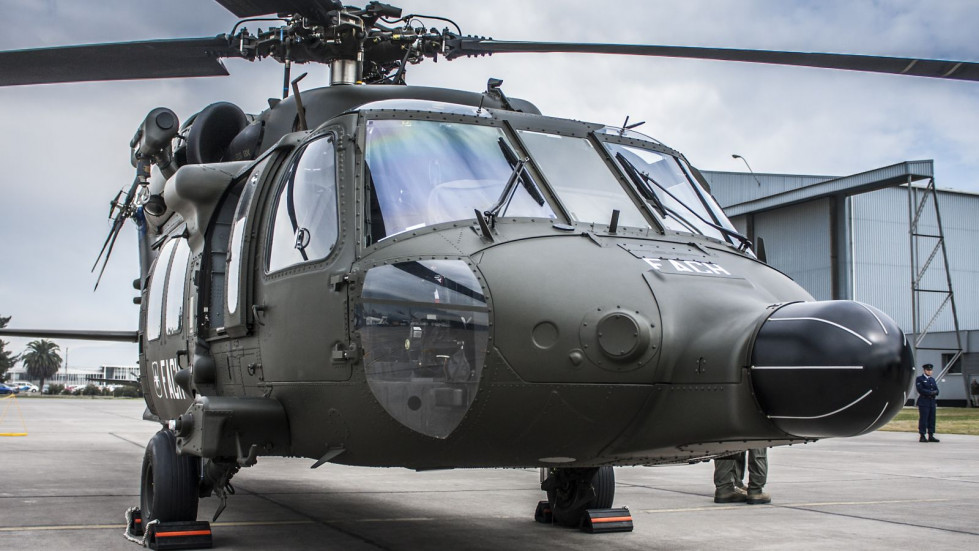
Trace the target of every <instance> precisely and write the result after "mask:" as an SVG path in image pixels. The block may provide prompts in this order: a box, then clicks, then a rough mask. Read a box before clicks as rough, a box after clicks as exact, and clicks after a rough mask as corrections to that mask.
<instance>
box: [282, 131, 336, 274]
mask: <svg viewBox="0 0 979 551" xmlns="http://www.w3.org/2000/svg"><path fill="white" fill-rule="evenodd" d="M337 218H338V216H337V186H336V154H335V151H334V147H333V139H332V137H327V138H321V139H319V140H316V141H314V142H311V143H310V144H309V145H307V146H306V148H305V149H303V151H302V153H300V156H299V159H298V160H297V161H296V162H295V163H294V164H293V165H292V167H290V169H289V171H288V172H287V173H286V178H285V182H284V183H283V185H282V188H281V189H280V191H279V197H278V203H277V204H276V208H275V219H274V220H275V221H274V222H273V228H272V241H271V244H270V246H269V272H275V271H277V270H281V269H283V268H287V267H289V266H295V265H296V264H302V263H305V262H314V261H316V260H321V259H323V258H326V256H327V255H329V254H330V251H332V250H333V247H334V245H336V241H337V227H338V226H337Z"/></svg>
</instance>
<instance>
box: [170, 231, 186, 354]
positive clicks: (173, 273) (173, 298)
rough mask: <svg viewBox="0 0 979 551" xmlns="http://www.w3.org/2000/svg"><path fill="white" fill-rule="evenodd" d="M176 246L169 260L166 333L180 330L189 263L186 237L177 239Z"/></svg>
mask: <svg viewBox="0 0 979 551" xmlns="http://www.w3.org/2000/svg"><path fill="white" fill-rule="evenodd" d="M176 243H177V246H176V249H175V252H174V253H173V261H172V262H170V276H169V277H168V278H167V298H166V302H167V307H166V326H167V335H175V334H177V333H179V332H180V328H181V320H182V319H183V314H184V298H185V297H184V289H185V285H184V284H185V283H186V280H187V265H188V264H189V263H190V246H189V245H187V240H186V239H177V240H176Z"/></svg>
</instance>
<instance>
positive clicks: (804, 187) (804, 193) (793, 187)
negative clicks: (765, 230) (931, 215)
mask: <svg viewBox="0 0 979 551" xmlns="http://www.w3.org/2000/svg"><path fill="white" fill-rule="evenodd" d="M703 175H704V178H706V179H707V181H708V183H710V186H711V192H712V193H713V195H714V197H715V198H716V199H717V201H718V203H720V205H721V208H723V209H724V212H725V213H726V214H727V215H728V216H739V215H742V214H749V213H753V212H760V211H765V210H770V209H775V208H780V207H785V206H789V205H794V204H797V203H802V202H805V201H810V200H813V199H820V198H822V197H832V196H837V195H844V196H846V195H857V194H860V193H867V192H869V191H874V190H877V189H881V188H885V187H891V186H896V185H901V184H906V183H908V182H909V181H911V182H916V181H918V180H923V179H926V178H932V177H933V176H934V163H933V161H931V160H926V161H905V162H903V163H897V164H894V165H890V166H885V167H882V168H877V169H874V170H868V171H867V172H861V173H859V174H853V175H850V176H841V177H835V176H796V175H788V174H758V173H755V174H754V175H752V174H751V173H747V172H713V171H703Z"/></svg>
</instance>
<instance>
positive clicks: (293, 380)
mask: <svg viewBox="0 0 979 551" xmlns="http://www.w3.org/2000/svg"><path fill="white" fill-rule="evenodd" d="M303 102H304V105H305V109H306V115H305V118H306V120H305V123H306V126H308V127H310V128H314V130H311V131H298V132H294V131H293V130H294V128H300V127H302V125H301V124H300V123H299V121H298V118H297V117H298V114H297V109H296V105H295V102H294V101H293V100H291V99H290V100H286V101H283V102H281V103H279V104H278V105H276V106H274V107H273V108H272V109H271V110H269V111H267V112H266V113H263V114H262V115H261V116H259V117H255V118H253V119H252V120H251V122H250V124H249V125H248V126H247V127H246V128H243V129H241V131H240V132H239V133H238V134H237V136H234V140H231V141H230V143H224V144H219V145H221V147H220V148H219V149H222V150H223V151H224V153H223V154H222V155H221V156H219V157H218V158H217V159H204V160H206V161H208V162H205V163H201V164H191V163H187V164H184V165H183V166H181V167H180V169H179V170H177V172H176V174H174V175H173V176H172V177H170V178H169V179H168V180H167V181H165V182H164V181H163V179H162V178H158V181H157V184H156V190H157V191H158V192H159V194H160V196H161V197H162V198H163V199H164V200H165V202H166V205H167V207H168V208H167V212H166V213H165V214H164V215H163V216H157V217H154V216H144V218H145V221H144V227H143V230H144V231H143V232H141V235H142V237H141V238H142V239H143V242H142V245H141V246H142V247H143V250H144V251H145V252H146V254H145V255H144V256H145V258H146V263H145V266H144V277H143V278H141V280H142V283H143V285H142V288H143V296H142V308H141V314H140V315H141V357H140V365H141V369H142V372H143V378H142V381H143V383H142V384H143V387H144V391H145V393H146V396H147V405H148V407H149V412H150V417H151V418H152V419H154V420H158V421H164V422H166V421H169V420H175V419H178V418H181V416H184V417H183V419H184V421H183V423H184V424H183V431H182V434H181V440H178V445H179V446H182V447H183V449H184V450H185V451H186V452H189V453H195V454H199V455H203V456H205V457H212V458H213V457H226V456H229V455H231V456H234V455H237V456H238V457H239V458H241V457H242V456H243V455H247V452H248V450H249V449H250V448H252V447H254V448H253V449H254V450H255V453H257V454H258V455H262V454H274V455H291V456H302V457H308V458H314V459H321V458H322V459H323V460H330V461H337V462H343V463H350V464H359V465H384V466H406V467H412V468H419V469H427V468H445V467H465V466H546V465H551V466H555V465H561V466H595V465H612V464H615V465H626V464H629V465H634V464H654V463H663V462H673V461H687V460H695V459H698V458H704V457H709V456H711V455H716V454H718V453H723V452H725V451H730V450H736V449H744V448H745V447H760V446H771V445H780V444H787V443H792V442H803V441H809V440H813V439H816V438H821V437H826V436H846V435H854V434H859V433H862V432H866V431H870V430H874V429H875V428H877V427H879V426H880V425H882V424H883V423H885V422H886V421H887V420H889V419H890V417H892V416H893V415H894V414H895V413H896V411H897V410H898V409H900V407H901V405H902V404H903V400H902V397H901V393H902V392H903V391H904V389H906V388H907V383H908V380H909V378H910V376H911V373H912V362H911V358H910V348H909V347H908V344H907V342H906V341H905V340H904V336H903V333H901V331H900V329H899V328H897V326H896V325H895V324H894V323H893V322H892V321H891V320H890V319H889V318H887V316H886V315H884V314H882V313H880V312H878V311H876V310H874V309H872V308H870V307H867V306H865V305H861V304H858V303H853V302H842V301H840V302H813V299H812V297H811V296H810V295H809V294H808V293H807V292H806V291H805V290H803V289H802V288H801V287H799V286H798V285H797V284H796V283H795V282H793V281H792V280H791V279H790V278H788V277H787V276H785V275H784V274H782V273H780V272H778V271H777V270H775V269H773V268H772V267H770V266H768V265H766V264H764V263H763V262H760V261H759V260H757V259H756V258H755V257H754V255H753V254H752V253H751V249H750V246H749V243H747V241H746V240H745V239H744V238H743V237H741V236H738V235H737V232H736V230H735V228H734V227H733V226H731V224H730V222H729V221H728V220H727V219H726V217H725V216H724V214H723V212H722V211H721V210H720V208H719V207H718V206H717V204H716V203H715V202H714V201H713V199H712V198H711V196H710V194H709V191H708V190H707V189H706V185H705V183H704V182H703V181H702V180H701V179H700V177H699V174H698V173H697V171H696V170H695V169H693V168H692V167H691V166H690V165H689V164H688V163H687V161H686V159H684V158H683V156H682V155H680V154H679V153H678V152H676V151H674V150H672V149H670V148H668V147H666V146H664V145H663V144H661V143H659V142H657V141H655V140H652V139H650V138H647V137H645V136H641V135H639V134H635V133H632V132H630V131H628V130H624V129H611V128H606V127H603V126H601V125H596V124H589V123H582V122H577V121H569V120H563V119H554V118H549V117H544V116H542V115H540V114H539V113H538V112H537V111H536V108H534V107H533V106H531V105H530V104H527V103H526V102H521V101H518V100H511V101H510V106H511V107H515V108H517V109H522V112H521V111H515V110H512V109H505V108H504V107H505V105H504V104H503V103H501V102H500V101H498V99H497V98H495V97H493V96H492V95H488V94H468V93H463V92H453V91H445V90H437V89H425V88H412V87H379V88H378V87H361V86H349V87H336V88H328V89H320V90H314V91H311V92H308V93H305V94H304V95H303ZM205 123H207V124H210V123H208V121H207V119H206V118H203V117H201V115H198V118H197V119H196V120H195V121H194V123H193V124H195V125H203V124H205ZM190 130H191V131H193V127H191V129H190ZM208 135H210V134H208ZM200 139H201V138H199V137H198V140H200ZM205 139H207V138H205ZM210 139H217V138H210ZM236 143H237V145H235V144H236ZM242 144H244V145H242ZM176 157H177V158H178V159H179V158H181V157H180V155H176ZM233 159H236V160H233Z"/></svg>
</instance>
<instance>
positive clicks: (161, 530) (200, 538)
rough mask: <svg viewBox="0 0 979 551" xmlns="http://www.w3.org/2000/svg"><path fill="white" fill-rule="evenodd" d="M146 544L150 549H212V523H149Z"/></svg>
mask: <svg viewBox="0 0 979 551" xmlns="http://www.w3.org/2000/svg"><path fill="white" fill-rule="evenodd" d="M146 546H147V547H149V548H150V549H210V548H211V523H209V522H207V521H192V522H156V523H149V524H147V526H146Z"/></svg>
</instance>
